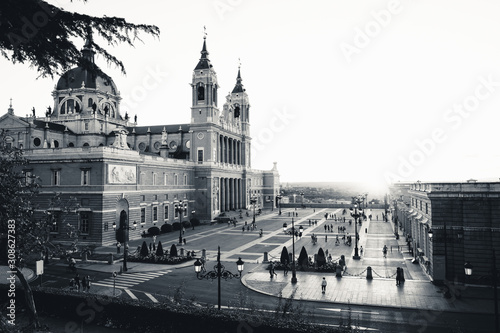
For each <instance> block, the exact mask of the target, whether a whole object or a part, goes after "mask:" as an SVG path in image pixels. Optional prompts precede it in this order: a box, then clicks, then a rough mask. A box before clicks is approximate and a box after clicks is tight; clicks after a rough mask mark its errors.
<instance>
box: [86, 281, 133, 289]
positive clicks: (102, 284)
mask: <svg viewBox="0 0 500 333" xmlns="http://www.w3.org/2000/svg"><path fill="white" fill-rule="evenodd" d="M92 285H93V286H100V287H111V288H113V284H111V285H109V284H104V283H100V282H94V283H92ZM116 288H118V289H127V288H128V286H118V285H117V286H116Z"/></svg>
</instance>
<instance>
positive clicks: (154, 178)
mask: <svg viewBox="0 0 500 333" xmlns="http://www.w3.org/2000/svg"><path fill="white" fill-rule="evenodd" d="M153 185H156V173H153Z"/></svg>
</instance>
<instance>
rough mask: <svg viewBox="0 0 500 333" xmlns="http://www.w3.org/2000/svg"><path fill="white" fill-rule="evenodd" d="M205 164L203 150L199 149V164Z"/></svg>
mask: <svg viewBox="0 0 500 333" xmlns="http://www.w3.org/2000/svg"><path fill="white" fill-rule="evenodd" d="M202 163H203V149H198V164H202Z"/></svg>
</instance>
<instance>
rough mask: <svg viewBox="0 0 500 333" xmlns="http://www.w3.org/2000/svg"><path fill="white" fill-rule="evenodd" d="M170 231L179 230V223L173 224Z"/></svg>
mask: <svg viewBox="0 0 500 333" xmlns="http://www.w3.org/2000/svg"><path fill="white" fill-rule="evenodd" d="M172 229H173V230H174V231H179V230H180V229H181V223H180V222H174V223H172Z"/></svg>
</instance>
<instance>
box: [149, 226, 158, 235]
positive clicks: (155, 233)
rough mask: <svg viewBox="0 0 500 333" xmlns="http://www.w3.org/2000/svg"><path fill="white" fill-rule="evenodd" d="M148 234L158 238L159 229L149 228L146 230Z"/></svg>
mask: <svg viewBox="0 0 500 333" xmlns="http://www.w3.org/2000/svg"><path fill="white" fill-rule="evenodd" d="M148 234H150V235H151V236H158V235H159V234H160V228H158V227H151V228H149V229H148Z"/></svg>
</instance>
